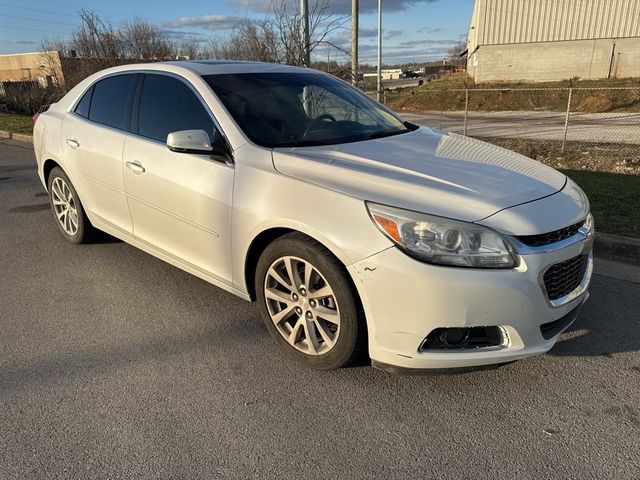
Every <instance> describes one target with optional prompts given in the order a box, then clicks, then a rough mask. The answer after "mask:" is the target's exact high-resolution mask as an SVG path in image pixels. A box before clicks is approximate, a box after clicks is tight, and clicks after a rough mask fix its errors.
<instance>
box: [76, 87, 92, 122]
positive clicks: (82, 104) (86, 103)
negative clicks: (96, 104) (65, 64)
mask: <svg viewBox="0 0 640 480" xmlns="http://www.w3.org/2000/svg"><path fill="white" fill-rule="evenodd" d="M92 95H93V87H91V88H90V89H89V90H87V91H86V93H85V94H84V95H83V97H82V98H81V99H80V101H79V102H78V105H76V110H75V112H76V113H77V114H78V115H80V116H81V117H84V118H89V107H90V106H91V96H92Z"/></svg>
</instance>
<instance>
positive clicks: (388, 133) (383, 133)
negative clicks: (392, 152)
mask: <svg viewBox="0 0 640 480" xmlns="http://www.w3.org/2000/svg"><path fill="white" fill-rule="evenodd" d="M410 131H411V130H409V129H408V128H407V129H406V130H391V131H389V130H386V131H384V130H383V131H381V132H373V133H369V134H367V135H364V136H363V137H362V140H374V139H376V138H384V137H392V136H394V135H400V134H402V133H408V132H410Z"/></svg>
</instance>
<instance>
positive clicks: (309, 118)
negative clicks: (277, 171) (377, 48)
mask: <svg viewBox="0 0 640 480" xmlns="http://www.w3.org/2000/svg"><path fill="white" fill-rule="evenodd" d="M203 78H204V79H205V81H206V82H207V83H208V84H209V86H211V88H212V89H213V91H214V92H215V93H216V95H217V96H218V98H219V99H220V101H222V103H223V104H224V106H225V107H226V108H227V110H228V111H229V113H230V114H231V115H232V116H233V118H234V119H235V121H236V122H237V123H238V125H239V126H240V128H242V130H243V131H244V133H245V134H246V135H247V136H248V137H249V138H250V139H251V141H253V142H254V143H256V144H258V145H261V146H264V147H269V148H275V147H304V146H313V145H332V144H337V143H348V142H358V141H362V140H370V139H373V138H381V137H386V136H391V135H397V134H401V133H406V132H408V131H411V130H413V129H414V126H413V125H411V124H408V123H403V122H402V120H400V119H398V118H397V117H396V116H395V115H393V114H392V113H391V112H389V111H388V110H386V109H385V108H384V107H383V106H381V105H379V104H378V103H376V102H374V101H373V100H372V99H370V98H369V97H368V96H367V95H365V94H363V93H362V92H360V91H359V90H357V89H355V88H353V87H351V86H349V85H348V84H346V83H344V82H342V81H340V80H338V79H336V78H334V77H332V76H330V75H325V74H319V73H238V74H224V75H205V76H203Z"/></svg>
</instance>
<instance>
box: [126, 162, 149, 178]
mask: <svg viewBox="0 0 640 480" xmlns="http://www.w3.org/2000/svg"><path fill="white" fill-rule="evenodd" d="M127 168H128V169H129V170H131V171H132V172H133V173H135V174H136V175H140V174H141V173H144V172H145V170H144V167H143V166H142V164H141V163H140V162H127Z"/></svg>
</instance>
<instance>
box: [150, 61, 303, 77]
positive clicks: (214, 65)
mask: <svg viewBox="0 0 640 480" xmlns="http://www.w3.org/2000/svg"><path fill="white" fill-rule="evenodd" d="M154 65H156V66H161V65H175V66H177V67H183V68H186V69H188V70H191V71H192V72H194V73H196V74H198V75H220V74H227V73H266V72H274V73H277V72H282V73H293V72H307V73H309V72H313V70H310V69H307V68H300V67H293V66H291V65H282V64H279V63H263V62H242V61H232V60H181V61H171V62H160V63H156V64H154Z"/></svg>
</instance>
